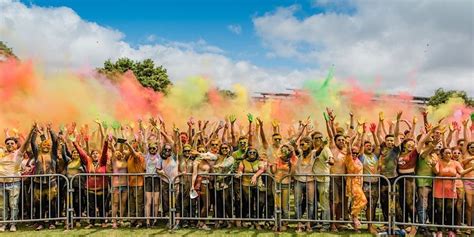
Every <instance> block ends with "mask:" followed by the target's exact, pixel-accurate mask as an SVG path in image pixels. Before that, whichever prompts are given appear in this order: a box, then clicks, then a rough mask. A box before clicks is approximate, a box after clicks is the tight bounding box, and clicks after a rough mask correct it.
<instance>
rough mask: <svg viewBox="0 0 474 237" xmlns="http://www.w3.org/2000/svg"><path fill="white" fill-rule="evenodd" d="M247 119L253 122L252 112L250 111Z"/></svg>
mask: <svg viewBox="0 0 474 237" xmlns="http://www.w3.org/2000/svg"><path fill="white" fill-rule="evenodd" d="M247 119H248V120H249V122H253V115H252V114H251V113H248V114H247Z"/></svg>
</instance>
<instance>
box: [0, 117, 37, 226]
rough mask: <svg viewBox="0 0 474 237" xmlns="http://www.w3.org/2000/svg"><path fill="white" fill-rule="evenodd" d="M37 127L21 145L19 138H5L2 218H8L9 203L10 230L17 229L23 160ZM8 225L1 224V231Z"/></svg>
mask: <svg viewBox="0 0 474 237" xmlns="http://www.w3.org/2000/svg"><path fill="white" fill-rule="evenodd" d="M34 129H36V125H35V126H33V128H32V129H31V130H30V133H29V134H28V138H27V139H26V141H25V142H24V143H23V145H21V147H19V144H18V139H17V138H14V137H9V138H7V139H5V145H6V151H4V153H3V155H2V156H1V157H0V177H1V178H0V218H1V220H3V221H4V220H7V219H8V213H7V212H6V210H7V204H8V205H9V206H8V207H9V209H10V220H11V221H12V222H11V223H10V231H12V232H14V231H16V224H15V221H16V220H17V218H18V199H19V197H20V188H21V182H20V179H19V178H12V176H13V177H16V176H18V177H20V176H21V161H22V160H23V156H24V155H25V152H26V149H27V148H28V144H29V143H30V140H31V134H32V131H33V130H34ZM5 228H6V225H4V224H0V232H4V231H5Z"/></svg>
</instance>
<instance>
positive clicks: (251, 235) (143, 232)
mask: <svg viewBox="0 0 474 237" xmlns="http://www.w3.org/2000/svg"><path fill="white" fill-rule="evenodd" d="M0 236H9V237H10V236H12V237H13V236H18V237H20V236H21V237H33V236H34V237H40V236H107V237H114V236H134V237H138V236H189V237H192V236H248V237H256V236H259V237H260V236H262V237H276V236H282V237H283V236H317V237H326V236H327V237H336V236H358V237H359V236H360V237H369V236H372V235H370V234H369V233H362V234H355V233H354V232H352V231H347V232H339V233H319V232H313V233H312V234H307V233H295V231H294V230H289V231H287V232H284V233H275V232H272V231H269V230H264V231H256V230H251V229H243V228H241V229H236V228H234V229H220V230H211V231H203V230H198V229H181V230H178V231H176V232H174V233H172V232H170V231H168V230H167V229H165V228H153V229H130V228H122V229H115V230H112V229H109V228H107V229H104V228H96V229H74V230H69V231H64V230H63V229H61V228H58V229H56V230H41V231H35V230H33V229H31V228H28V227H23V228H20V229H19V230H18V231H17V232H14V233H12V232H8V231H6V232H4V233H0Z"/></svg>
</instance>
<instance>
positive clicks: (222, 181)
mask: <svg viewBox="0 0 474 237" xmlns="http://www.w3.org/2000/svg"><path fill="white" fill-rule="evenodd" d="M199 176H201V177H200V178H199V179H200V180H198V183H199V184H198V186H199V187H195V188H194V190H195V191H196V192H197V196H196V195H193V194H192V193H193V192H192V191H191V181H192V174H190V173H188V174H180V175H179V176H177V177H176V178H175V179H174V180H173V185H174V188H172V189H171V190H172V192H174V194H175V195H176V199H173V200H174V202H173V205H172V206H173V208H172V210H173V213H174V215H172V216H174V221H173V222H174V223H181V222H186V221H191V220H192V221H243V222H248V221H260V222H272V223H274V224H275V225H276V224H277V222H276V215H275V213H276V212H275V205H274V204H273V193H274V186H273V185H272V184H273V183H274V178H273V176H271V175H268V174H262V175H261V176H260V178H259V179H258V182H257V184H256V185H250V186H248V185H246V184H245V182H243V179H244V178H245V177H248V178H249V179H250V178H251V177H252V176H253V174H242V175H241V176H240V177H238V176H236V175H235V174H215V173H209V174H203V175H198V177H199ZM195 186H196V185H195Z"/></svg>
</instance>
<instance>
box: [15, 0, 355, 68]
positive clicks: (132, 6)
mask: <svg viewBox="0 0 474 237" xmlns="http://www.w3.org/2000/svg"><path fill="white" fill-rule="evenodd" d="M22 2H23V3H25V4H27V5H30V6H31V5H36V6H41V7H61V6H66V7H69V8H71V9H73V10H74V11H75V12H77V14H78V15H79V16H80V17H81V18H83V19H85V20H87V21H91V22H96V23H98V24H100V25H103V26H107V27H111V28H114V29H117V30H119V31H121V32H123V33H124V34H125V35H126V37H125V40H126V41H127V42H128V43H130V44H131V45H132V46H133V45H139V44H144V43H150V42H149V40H148V37H149V36H150V35H154V36H155V41H156V42H163V41H164V42H166V41H178V42H195V41H198V40H205V41H206V42H207V43H208V44H210V45H213V46H217V47H219V48H220V49H222V50H224V51H225V52H224V53H223V54H224V55H226V56H228V57H230V58H232V59H235V60H247V61H250V62H252V63H254V64H256V65H258V66H264V67H269V68H286V69H289V68H298V69H301V68H305V67H309V66H315V65H314V64H313V65H308V64H307V63H304V62H301V61H297V60H291V59H285V58H278V57H268V56H266V55H267V50H266V49H265V47H264V45H263V43H262V41H261V40H260V39H259V38H258V36H257V35H256V33H255V30H254V25H253V22H252V19H253V17H256V16H262V15H264V14H265V13H267V12H272V11H275V10H276V9H277V8H278V7H288V6H291V5H295V4H297V5H299V6H300V10H299V11H297V13H296V16H297V17H299V18H305V17H308V16H310V15H313V14H317V13H321V12H325V11H328V10H337V11H342V12H344V11H346V12H347V11H351V10H352V9H351V8H350V7H344V8H338V9H328V8H324V7H318V6H315V5H314V4H313V1H310V0H305V1H295V0H279V1H276V0H259V1H256V0H240V1H231V0H210V1H196V0H161V1H156V0H155V1H153V0H135V1H122V0H120V1H117V0H101V1H94V0H71V1H54V0H30V1H22ZM338 2H345V1H338ZM229 25H239V26H240V27H241V29H242V30H241V33H240V34H235V33H233V32H231V31H230V30H229V29H228V27H229Z"/></svg>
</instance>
